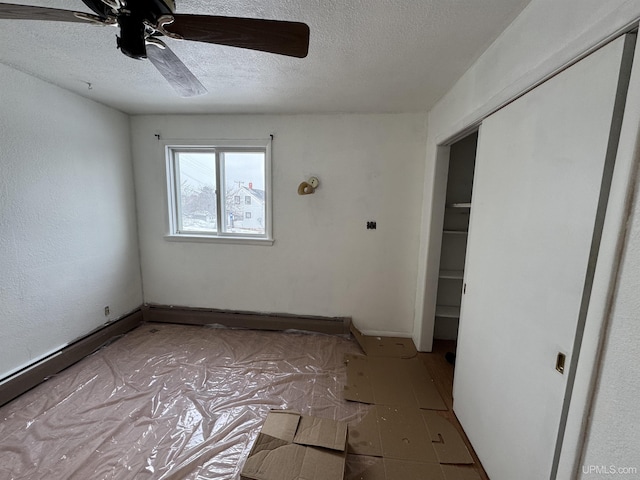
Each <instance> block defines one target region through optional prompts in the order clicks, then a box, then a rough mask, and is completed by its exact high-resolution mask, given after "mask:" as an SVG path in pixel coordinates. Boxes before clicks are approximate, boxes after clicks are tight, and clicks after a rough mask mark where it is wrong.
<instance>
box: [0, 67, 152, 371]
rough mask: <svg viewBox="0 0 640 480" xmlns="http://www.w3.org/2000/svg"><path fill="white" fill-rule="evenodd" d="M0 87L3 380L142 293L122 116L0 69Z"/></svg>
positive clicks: (131, 304) (135, 303)
mask: <svg viewBox="0 0 640 480" xmlns="http://www.w3.org/2000/svg"><path fill="white" fill-rule="evenodd" d="M0 86H1V87H0V105H1V107H0V168H1V169H2V171H1V174H0V272H1V274H0V305H1V306H2V327H1V329H0V330H1V331H2V334H1V335H0V378H2V377H5V376H6V375H8V374H9V373H11V372H13V371H15V370H17V369H19V368H22V367H24V366H26V365H28V364H30V363H32V362H33V361H36V360H38V359H39V358H41V357H42V356H44V355H46V354H48V353H51V352H52V351H55V350H57V349H59V348H61V347H63V346H65V345H66V344H67V343H68V342H70V341H72V340H74V339H76V338H77V337H79V336H82V335H84V334H87V333H89V332H90V331H91V330H93V329H95V328H96V327H98V326H100V325H101V324H103V323H104V322H105V321H107V320H115V319H116V318H118V317H119V316H122V315H123V314H125V313H127V312H129V311H131V310H133V309H134V308H136V307H137V306H139V305H140V304H141V303H142V296H141V281H140V269H139V257H138V245H137V234H136V224H135V206H134V193H133V179H132V176H133V175H132V165H131V153H130V137H129V119H128V117H127V116H126V115H124V114H121V113H119V112H116V111H115V110H112V109H109V108H106V107H104V106H102V105H99V104H97V103H94V102H92V101H90V100H87V99H84V98H81V97H79V96H76V95H74V94H71V93H69V92H67V91H65V90H62V89H60V88H58V87H54V86H52V85H50V84H48V83H44V82H42V81H40V80H38V79H36V78H34V77H31V76H29V75H25V74H23V73H21V72H18V71H16V70H13V69H11V68H9V67H6V66H4V65H0ZM107 305H108V306H109V307H110V310H111V314H110V316H109V317H105V315H104V307H105V306H107Z"/></svg>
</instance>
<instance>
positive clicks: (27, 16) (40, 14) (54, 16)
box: [0, 3, 92, 23]
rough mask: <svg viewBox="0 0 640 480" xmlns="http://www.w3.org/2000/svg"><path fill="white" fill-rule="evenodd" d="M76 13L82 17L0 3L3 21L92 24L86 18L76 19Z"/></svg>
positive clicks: (65, 11)
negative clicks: (48, 21) (51, 21)
mask: <svg viewBox="0 0 640 480" xmlns="http://www.w3.org/2000/svg"><path fill="white" fill-rule="evenodd" d="M76 13H80V15H83V14H82V13H81V12H73V11H71V10H60V9H58V8H46V7H33V6H30V5H14V4H11V3H0V19H3V20H4V19H7V20H54V21H58V22H78V23H92V22H91V20H88V19H87V18H78V17H77V16H76ZM84 15H86V14H84Z"/></svg>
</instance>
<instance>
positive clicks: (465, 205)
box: [447, 202, 471, 209]
mask: <svg viewBox="0 0 640 480" xmlns="http://www.w3.org/2000/svg"><path fill="white" fill-rule="evenodd" d="M447 208H463V209H467V208H471V202H460V203H449V204H447Z"/></svg>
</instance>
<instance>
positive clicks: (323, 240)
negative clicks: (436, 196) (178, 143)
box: [132, 114, 426, 336]
mask: <svg viewBox="0 0 640 480" xmlns="http://www.w3.org/2000/svg"><path fill="white" fill-rule="evenodd" d="M132 127H133V139H134V141H133V145H134V147H133V153H134V165H135V178H136V193H137V205H138V218H139V230H140V241H141V251H142V269H143V285H144V295H145V302H148V303H159V304H171V305H181V306H190V307H209V308H220V309H231V310H246V311H258V312H278V313H292V314H309V315H324V316H342V315H346V316H352V317H353V319H354V321H355V322H356V324H357V325H358V326H360V327H362V328H363V329H364V330H365V331H368V332H369V333H372V332H386V333H395V334H399V335H404V336H410V335H411V333H412V330H413V317H414V312H413V306H414V301H415V278H416V275H417V264H416V259H417V255H418V242H419V239H418V233H419V224H420V212H421V204H422V179H423V172H424V146H425V141H426V115H418V114H406V115H391V114H390V115H387V114H382V115H299V116H296V115H293V116H249V115H247V116H141V117H133V119H132ZM155 133H161V135H162V138H163V139H207V138H210V139H233V138H267V137H268V136H269V134H271V133H273V134H274V135H275V140H274V143H273V216H274V223H273V234H274V238H275V243H274V245H273V246H256V245H228V244H211V243H185V242H169V241H166V240H165V239H164V238H163V235H164V234H165V233H167V231H166V217H167V211H166V204H167V202H166V200H165V185H166V181H165V161H164V158H163V152H162V148H161V146H160V143H159V142H158V141H157V140H156V138H155V137H154V134H155ZM310 175H316V176H317V177H318V178H319V179H320V187H319V188H318V190H316V193H315V194H313V195H307V196H299V195H298V194H297V187H298V184H299V183H300V182H301V181H303V180H306V179H307V178H308V177H309V176H310ZM369 220H375V221H377V230H367V229H366V222H367V221H369ZM234 278H239V279H242V283H239V282H238V281H234Z"/></svg>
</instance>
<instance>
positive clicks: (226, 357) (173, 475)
mask: <svg viewBox="0 0 640 480" xmlns="http://www.w3.org/2000/svg"><path fill="white" fill-rule="evenodd" d="M450 348H451V347H450V346H449V345H446V344H440V343H437V344H436V351H435V352H434V353H432V354H421V358H422V359H423V361H424V363H425V365H426V366H427V368H428V369H429V371H430V373H431V375H432V376H433V378H434V381H435V382H436V386H437V387H438V389H439V390H440V393H441V395H442V396H443V398H444V399H445V402H446V404H447V406H448V407H449V408H451V404H452V400H451V385H452V382H453V368H452V367H451V365H449V364H448V363H447V362H446V360H444V352H446V351H447V350H448V349H450ZM354 353H355V354H358V353H360V349H359V347H358V346H357V344H356V343H355V342H354V341H353V340H351V339H350V338H348V337H341V336H331V335H320V334H306V333H301V332H287V333H285V334H283V333H276V332H262V331H246V330H231V329H216V328H207V327H189V326H178V325H166V324H144V325H142V326H141V327H139V328H137V329H136V330H134V331H132V332H130V333H129V334H127V335H125V336H124V337H122V338H121V339H119V340H118V341H116V342H113V343H112V344H110V345H108V346H107V347H105V348H102V349H101V350H99V351H98V352H96V353H94V354H93V355H90V356H89V357H87V358H85V359H84V360H82V361H81V362H79V363H77V364H75V365H73V366H71V367H70V368H68V369H66V370H65V371H63V372H61V373H60V374H58V375H56V376H55V377H53V378H51V379H49V380H48V381H46V382H45V383H43V384H41V385H39V386H38V387H36V388H34V389H32V390H31V391H29V392H27V393H26V394H24V395H22V396H21V397H19V398H17V399H16V400H14V401H12V402H10V403H9V404H7V405H5V406H3V407H1V408H0V420H1V421H0V478H11V479H15V480H18V479H29V480H38V479H63V478H64V479H87V478H91V479H92V480H107V479H118V480H121V479H153V480H178V479H180V480H183V479H184V480H208V479H216V480H237V479H239V477H240V475H239V473H240V470H241V468H242V465H243V461H244V459H245V458H246V456H247V454H248V452H249V450H250V448H251V446H252V444H253V442H254V440H255V437H256V436H257V432H258V430H259V427H260V425H261V424H262V422H263V420H264V418H265V417H266V414H267V412H268V411H269V410H270V409H274V408H275V409H292V410H296V411H299V412H301V413H303V414H307V415H316V416H322V417H329V418H334V419H338V420H344V421H347V422H358V421H360V420H361V419H362V418H363V417H364V415H365V414H366V412H367V411H368V409H369V406H367V405H364V404H361V403H357V402H346V401H344V400H343V398H342V386H343V385H344V383H345V379H346V368H345V365H344V361H343V358H344V355H345V354H354ZM444 414H445V415H446V416H447V417H448V418H449V419H450V420H452V421H454V424H456V425H457V426H458V427H459V424H457V420H456V419H455V416H454V415H453V413H452V412H451V410H449V411H448V412H445V413H444ZM460 430H461V429H460ZM470 450H471V448H470ZM478 465H479V463H478ZM357 468H359V467H358V462H350V461H349V460H347V472H346V475H345V478H346V479H349V478H357V477H358V476H359V474H358V473H359V472H358V471H356V470H357ZM469 468H475V467H469ZM478 468H479V467H478ZM478 471H479V473H480V474H481V478H483V479H485V480H486V479H487V476H486V474H484V472H482V471H481V468H480V470H478Z"/></svg>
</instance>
